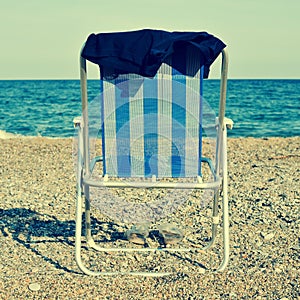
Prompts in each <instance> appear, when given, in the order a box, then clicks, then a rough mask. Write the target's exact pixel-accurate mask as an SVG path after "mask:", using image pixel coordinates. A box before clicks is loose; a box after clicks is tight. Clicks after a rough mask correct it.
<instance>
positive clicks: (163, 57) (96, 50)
mask: <svg viewBox="0 0 300 300" xmlns="http://www.w3.org/2000/svg"><path fill="white" fill-rule="evenodd" d="M225 46H226V45H225V44H224V43H223V42H222V41H221V40H219V39H218V38H216V37H215V36H213V35H211V34H208V33H207V32H168V31H163V30H154V29H142V30H137V31H128V32H113V33H99V34H91V35H90V36H89V37H88V39H87V41H86V43H85V46H84V48H83V50H82V53H81V55H82V57H84V58H85V59H87V60H89V61H91V62H93V63H95V64H98V65H99V66H100V69H101V76H103V77H104V78H105V77H108V78H109V77H113V78H116V77H117V76H118V75H119V74H128V73H135V74H139V75H141V76H145V77H154V76H155V74H156V72H157V70H158V69H159V67H160V66H161V64H162V63H164V62H169V60H168V58H169V57H170V56H172V60H171V64H172V67H174V68H175V69H177V70H178V71H179V72H180V73H182V74H184V75H193V74H186V69H187V68H186V67H185V59H186V53H187V51H188V50H189V49H192V50H193V51H196V52H197V53H198V56H197V57H199V68H200V67H202V66H204V78H207V77H208V74H209V68H210V65H211V64H212V63H213V62H214V60H215V59H216V58H217V56H218V55H219V53H220V52H221V51H222V50H223V48H224V47H225Z"/></svg>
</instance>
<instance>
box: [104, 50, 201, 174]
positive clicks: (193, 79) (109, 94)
mask: <svg viewBox="0 0 300 300" xmlns="http://www.w3.org/2000/svg"><path fill="white" fill-rule="evenodd" d="M172 60H173V61H172ZM181 63H182V60H181ZM184 64H185V66H184V68H185V69H186V73H187V74H189V75H184V74H182V73H180V72H179V71H178V68H175V66H176V62H175V61H174V57H170V59H169V60H168V61H167V62H166V63H163V64H162V65H161V67H160V69H159V70H158V72H157V74H156V76H155V77H154V78H145V77H142V76H140V75H136V74H123V75H119V76H118V77H117V78H103V77H102V79H101V101H102V103H101V105H102V108H101V110H102V112H101V114H102V116H101V119H102V152H103V161H104V174H107V175H108V176H112V177H152V176H156V177H158V178H163V177H196V176H198V175H201V144H202V141H201V139H202V125H201V122H202V88H203V85H202V80H203V68H199V59H198V57H197V55H196V53H193V52H191V51H189V52H187V53H186V59H185V61H184ZM180 68H181V70H182V65H181V66H180Z"/></svg>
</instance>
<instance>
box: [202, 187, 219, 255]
mask: <svg viewBox="0 0 300 300" xmlns="http://www.w3.org/2000/svg"><path fill="white" fill-rule="evenodd" d="M218 203H219V191H215V194H214V201H213V208H212V225H211V239H210V241H209V242H208V244H207V245H206V246H205V247H204V248H203V250H208V249H210V248H211V247H212V246H213V245H214V244H215V241H216V236H217V229H218V224H219V216H218V214H219V209H218Z"/></svg>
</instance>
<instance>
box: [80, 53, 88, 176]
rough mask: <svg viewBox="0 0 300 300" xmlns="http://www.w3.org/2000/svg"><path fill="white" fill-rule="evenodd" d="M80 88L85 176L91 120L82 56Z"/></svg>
mask: <svg viewBox="0 0 300 300" xmlns="http://www.w3.org/2000/svg"><path fill="white" fill-rule="evenodd" d="M80 87H81V105H82V118H83V124H82V126H83V131H84V134H83V137H84V140H83V147H84V150H83V155H84V161H85V162H86V164H85V166H84V169H85V174H90V170H89V139H88V130H89V126H88V124H89V120H88V96H87V71H86V60H85V59H84V58H83V57H82V56H81V55H80Z"/></svg>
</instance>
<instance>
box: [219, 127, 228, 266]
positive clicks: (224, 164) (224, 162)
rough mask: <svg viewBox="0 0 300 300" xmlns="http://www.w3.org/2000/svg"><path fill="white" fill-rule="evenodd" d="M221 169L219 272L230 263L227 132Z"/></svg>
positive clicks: (225, 132) (223, 145)
mask: <svg viewBox="0 0 300 300" xmlns="http://www.w3.org/2000/svg"><path fill="white" fill-rule="evenodd" d="M221 167H222V173H223V184H222V190H223V191H222V194H223V197H222V200H223V201H222V202H223V203H222V206H223V261H222V263H221V264H220V266H219V268H218V269H217V271H219V272H220V271H223V270H224V269H225V268H226V266H227V264H228V261H229V210H228V181H227V130H226V126H225V128H224V130H223V135H222V153H221Z"/></svg>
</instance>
